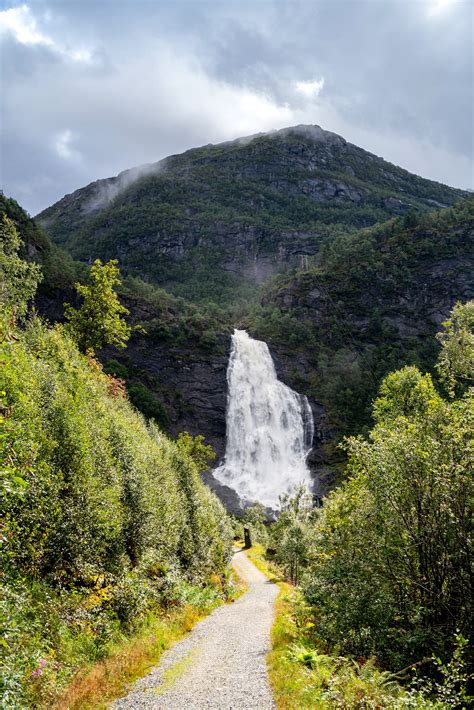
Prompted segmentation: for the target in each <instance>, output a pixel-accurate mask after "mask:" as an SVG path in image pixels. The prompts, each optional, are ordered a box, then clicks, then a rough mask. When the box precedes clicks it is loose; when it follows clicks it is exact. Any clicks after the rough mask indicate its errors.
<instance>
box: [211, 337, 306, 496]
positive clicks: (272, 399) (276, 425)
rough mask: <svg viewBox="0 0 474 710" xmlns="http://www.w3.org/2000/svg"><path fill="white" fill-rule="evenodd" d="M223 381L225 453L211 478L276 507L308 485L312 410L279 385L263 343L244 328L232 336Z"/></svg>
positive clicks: (289, 390)
mask: <svg viewBox="0 0 474 710" xmlns="http://www.w3.org/2000/svg"><path fill="white" fill-rule="evenodd" d="M227 381H228V386H229V394H228V402H227V443H226V455H225V461H224V463H223V465H222V466H219V468H217V469H216V470H215V471H214V475H215V477H216V478H217V479H218V480H219V481H220V482H221V483H224V484H225V485H227V486H230V487H231V488H233V489H234V490H235V491H237V493H238V494H239V495H240V497H241V498H242V499H243V500H244V501H259V502H260V503H263V504H264V505H266V506H269V507H271V508H274V509H275V508H278V505H279V500H278V499H279V496H280V495H281V494H284V493H291V492H292V491H293V490H294V489H295V488H296V487H297V486H298V485H300V484H305V485H310V484H311V476H310V472H309V469H308V467H307V465H306V456H307V454H308V452H309V450H310V448H311V443H312V440H313V434H314V424H313V416H312V413H311V407H310V406H309V403H308V400H307V398H306V397H302V396H301V395H299V394H298V393H297V392H294V391H293V390H292V389H290V388H289V387H287V386H286V385H284V384H283V383H282V382H279V380H278V379H277V375H276V371H275V366H274V364H273V360H272V358H271V355H270V351H269V350H268V346H267V344H266V343H264V342H261V341H259V340H253V339H252V338H251V337H250V336H249V335H248V334H247V333H246V332H245V331H244V330H236V331H234V335H233V336H232V350H231V354H230V359H229V366H228V368H227Z"/></svg>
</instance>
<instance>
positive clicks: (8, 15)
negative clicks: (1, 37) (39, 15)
mask: <svg viewBox="0 0 474 710" xmlns="http://www.w3.org/2000/svg"><path fill="white" fill-rule="evenodd" d="M0 31H2V32H10V33H11V34H12V35H13V36H14V37H15V39H16V41H17V42H20V44H43V45H46V46H47V47H54V42H53V40H52V39H51V38H50V37H47V36H46V35H44V34H43V33H42V32H40V31H39V30H38V25H37V22H36V20H35V18H34V17H33V15H32V13H31V10H30V8H29V7H28V5H20V6H19V7H12V8H10V9H9V10H2V11H1V12H0Z"/></svg>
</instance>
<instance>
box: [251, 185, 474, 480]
mask: <svg viewBox="0 0 474 710" xmlns="http://www.w3.org/2000/svg"><path fill="white" fill-rule="evenodd" d="M472 298H474V197H471V198H469V199H468V200H466V201H465V202H461V203H459V204H457V205H456V206H454V207H453V208H450V209H447V210H441V211H438V212H434V213H432V214H429V215H422V216H418V217H417V216H415V215H410V216H409V217H405V218H398V219H396V220H391V221H389V222H386V223H384V224H381V225H376V226H374V227H372V228H370V229H366V230H361V231H359V232H357V233H355V234H354V235H351V236H349V237H347V236H343V237H340V238H338V239H336V240H334V241H333V242H332V243H331V244H330V245H329V246H328V247H327V249H326V250H325V251H324V253H323V254H322V255H321V263H320V265H319V266H318V267H311V268H308V269H305V270H300V271H297V272H296V273H292V274H288V275H283V276H280V277H278V278H276V279H274V280H273V281H272V282H270V283H269V284H268V285H267V287H266V289H265V292H264V294H263V296H262V302H261V306H260V309H257V310H256V311H254V313H253V314H252V316H251V317H250V318H249V320H248V327H249V328H250V329H251V330H252V332H253V333H254V334H255V335H256V336H257V337H260V338H262V339H264V340H266V341H267V342H268V343H269V345H270V348H271V349H272V351H274V352H275V353H276V355H277V362H279V363H280V370H281V372H282V377H284V378H285V379H286V381H287V382H288V384H290V386H292V387H294V388H295V389H297V390H299V391H302V392H305V393H307V394H308V395H309V396H310V398H311V401H312V403H313V409H314V406H315V403H316V402H319V403H320V404H321V405H322V410H321V412H322V415H321V417H320V418H319V419H318V420H317V431H316V445H315V449H314V451H313V465H314V467H315V470H318V469H319V470H320V473H321V474H323V477H324V474H325V473H327V463H328V462H332V463H335V462H337V459H338V452H337V451H335V450H334V443H335V442H336V441H337V440H338V439H339V438H340V436H341V434H356V433H360V432H361V430H363V428H364V427H365V426H367V425H368V424H369V423H370V410H371V402H372V400H373V398H374V397H375V395H376V393H377V389H378V386H379V384H380V381H381V379H382V378H383V377H384V376H385V375H386V374H387V373H388V372H390V371H391V370H394V369H396V368H399V367H401V366H403V365H404V364H407V363H408V364H416V365H418V366H419V367H420V368H421V369H423V370H429V371H433V366H434V362H435V360H436V357H437V354H438V347H437V344H436V340H435V338H434V335H435V334H436V332H437V331H439V330H440V325H441V323H442V322H443V321H444V320H445V319H446V318H447V317H448V314H449V311H450V310H451V308H452V306H453V305H454V303H455V302H456V301H458V300H459V301H463V302H464V301H467V300H470V299H472ZM339 456H340V453H339Z"/></svg>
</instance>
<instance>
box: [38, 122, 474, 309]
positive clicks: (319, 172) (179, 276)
mask: <svg viewBox="0 0 474 710" xmlns="http://www.w3.org/2000/svg"><path fill="white" fill-rule="evenodd" d="M465 195H466V193H464V192H463V191H461V190H457V189H453V188H450V187H447V186H445V185H441V184H439V183H435V182H432V181H430V180H425V179H423V178H421V177H417V176H415V175H412V174H411V173H409V172H408V171H406V170H403V169H402V168H399V167H397V166H395V165H392V164H391V163H388V162H386V161H385V160H383V159H382V158H379V157H377V156H375V155H372V154H371V153H368V152H367V151H365V150H363V149H361V148H358V147H357V146H355V145H352V144H351V143H348V142H347V141H345V140H344V138H342V137H340V136H338V135H336V134H334V133H330V132H329V131H325V130H323V129H321V128H320V127H319V126H296V127H293V128H287V129H283V130H280V131H275V132H273V133H270V134H261V135H257V136H250V137H248V138H242V139H239V140H236V141H233V142H229V143H223V144H220V145H209V146H204V147H202V148H197V149H193V150H189V151H187V152H186V153H183V154H181V155H175V156H171V157H169V158H166V159H164V160H162V161H160V162H159V163H154V164H150V165H147V166H142V167H139V168H133V169H132V170H127V171H125V172H123V173H121V174H120V175H118V176H117V177H113V178H109V179H106V180H98V181H96V182H93V183H91V184H90V185H88V186H86V187H84V188H81V189H80V190H77V191H75V192H74V193H72V194H70V195H66V196H65V197H64V198H63V199H62V200H60V201H59V202H57V203H56V204H54V205H53V206H52V207H49V208H48V209H46V210H44V211H43V212H42V213H41V214H39V215H38V217H37V220H38V222H39V223H40V224H41V225H42V226H43V227H44V228H45V230H46V231H47V233H48V234H49V235H50V237H51V238H52V240H53V241H54V242H55V243H57V244H60V245H63V246H64V247H66V249H67V250H68V251H69V252H70V253H71V254H72V255H73V256H74V257H75V258H77V259H81V260H88V259H91V258H95V257H101V258H104V259H108V258H118V259H119V260H120V263H121V266H122V269H123V270H124V271H125V272H127V273H130V274H135V275H139V276H141V277H143V278H145V279H146V280H148V281H150V282H152V283H155V284H157V285H159V286H162V287H165V288H167V289H168V290H170V291H172V292H173V293H175V294H177V295H182V296H185V297H187V298H190V299H191V300H201V299H208V298H210V299H211V300H212V299H214V300H216V299H219V300H220V301H223V300H224V301H233V300H235V298H236V296H238V295H241V296H247V295H248V293H249V292H253V290H254V284H255V283H256V282H257V283H260V282H262V281H264V280H265V279H266V278H268V277H269V276H271V275H273V274H275V273H277V272H280V271H282V270H285V269H287V268H288V267H290V266H293V267H294V266H301V265H302V264H304V263H305V262H306V261H307V259H308V257H313V256H314V255H315V254H317V253H318V251H319V249H320V247H321V244H322V243H323V242H324V241H325V240H328V239H331V238H333V237H334V236H336V235H338V234H340V233H347V232H351V231H353V230H354V229H357V228H362V227H367V226H370V225H373V224H375V223H377V222H381V221H385V220H386V219H387V218H389V217H391V216H396V215H403V214H406V213H408V212H410V211H419V212H426V211H430V210H433V209H436V208H441V207H446V206H449V205H451V204H453V203H454V202H455V201H456V200H457V199H459V198H462V197H464V196H465Z"/></svg>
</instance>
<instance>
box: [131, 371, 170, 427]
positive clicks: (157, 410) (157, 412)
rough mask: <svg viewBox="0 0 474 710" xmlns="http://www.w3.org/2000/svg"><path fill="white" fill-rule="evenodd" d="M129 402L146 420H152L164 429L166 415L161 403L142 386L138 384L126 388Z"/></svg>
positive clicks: (166, 421)
mask: <svg viewBox="0 0 474 710" xmlns="http://www.w3.org/2000/svg"><path fill="white" fill-rule="evenodd" d="M127 393H128V396H129V397H130V401H131V402H132V404H134V405H135V407H136V408H137V409H138V410H140V412H141V413H142V414H144V415H145V417H146V418H147V419H154V420H155V421H156V422H157V423H158V424H159V425H160V426H162V427H166V425H167V424H168V415H167V413H166V409H165V408H164V406H163V403H162V402H161V401H160V400H159V399H158V398H157V397H156V396H155V395H154V394H153V392H152V391H151V390H149V389H148V387H146V386H145V385H144V384H142V383H141V382H138V383H137V384H131V385H128V386H127Z"/></svg>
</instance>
